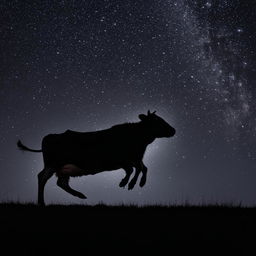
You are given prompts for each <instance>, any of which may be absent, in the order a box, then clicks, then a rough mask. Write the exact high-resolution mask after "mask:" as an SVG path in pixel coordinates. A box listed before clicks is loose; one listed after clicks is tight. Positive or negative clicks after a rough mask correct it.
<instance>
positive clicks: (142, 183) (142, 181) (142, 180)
mask: <svg viewBox="0 0 256 256" xmlns="http://www.w3.org/2000/svg"><path fill="white" fill-rule="evenodd" d="M145 184H146V179H145V180H144V179H141V180H140V187H143V186H144V185H145Z"/></svg>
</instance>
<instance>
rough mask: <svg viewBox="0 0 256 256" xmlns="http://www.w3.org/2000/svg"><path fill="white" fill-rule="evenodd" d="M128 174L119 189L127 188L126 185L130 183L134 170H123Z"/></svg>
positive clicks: (129, 168) (127, 168)
mask: <svg viewBox="0 0 256 256" xmlns="http://www.w3.org/2000/svg"><path fill="white" fill-rule="evenodd" d="M123 169H124V170H125V172H126V176H125V177H124V178H123V179H122V180H121V182H120V184H119V187H121V188H124V187H125V186H126V184H127V183H128V181H129V179H130V177H131V174H132V172H133V168H132V167H125V168H123Z"/></svg>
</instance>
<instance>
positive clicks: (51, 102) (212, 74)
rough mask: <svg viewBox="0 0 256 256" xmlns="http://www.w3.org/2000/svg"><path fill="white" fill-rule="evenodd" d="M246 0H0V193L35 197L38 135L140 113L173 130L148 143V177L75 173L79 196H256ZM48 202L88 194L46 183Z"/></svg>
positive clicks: (250, 14) (163, 199) (251, 19)
mask: <svg viewBox="0 0 256 256" xmlns="http://www.w3.org/2000/svg"><path fill="white" fill-rule="evenodd" d="M255 8H256V3H255V1H253V0H249V1H242V0H209V1H206V0H197V1H196V0H194V1H191V0H179V1H177V0H176V1H175V0H147V1H144V0H136V1H134V0H126V1H121V0H104V1H103V0H101V1H99V0H90V1H89V0H87V1H82V0H81V1H75V0H72V1H68V0H62V1H56V0H51V1H50V0H46V1H26V0H22V1H21V0H15V1H14V0H2V1H1V2H0V10H1V16H0V35H1V36H0V89H1V90H0V101H1V108H0V118H1V119H0V126H1V127H0V200H1V201H7V200H19V201H25V202H27V201H35V200H36V194H37V174H38V172H39V171H41V170H42V168H43V161H42V155H41V154H40V153H30V152H21V151H19V150H18V149H17V147H16V141H17V140H18V139H21V140H22V141H23V142H24V144H25V145H27V146H29V147H31V148H35V149H39V148H40V147H41V140H42V138H43V136H45V135H47V134H49V133H61V132H64V131H65V130H66V129H71V130H77V131H94V130H100V129H105V128H108V127H111V126H112V125H114V124H118V123H124V122H136V121H138V120H139V119H138V115H139V114H141V113H146V111H147V110H148V109H150V110H151V111H154V110H156V111H157V114H158V115H160V116H161V117H163V118H164V119H165V120H166V121H168V122H169V123H170V124H171V125H172V126H173V127H175V128H176V130H177V133H176V135H175V136H174V137H173V138H168V139H166V138H165V139H157V140H156V141H155V142H154V143H153V144H151V145H150V146H149V147H148V150H147V152H146V154H145V157H144V162H145V164H146V166H147V167H148V169H149V170H148V181H147V184H146V185H145V187H143V188H140V187H139V186H136V187H135V188H134V190H132V191H128V190H127V189H121V188H119V186H118V184H119V182H120V180H121V179H122V178H123V177H124V171H122V170H118V171H113V172H103V173H101V174H97V175H94V176H87V177H81V178H73V179H72V180H71V182H70V184H71V186H72V187H73V188H74V189H77V190H79V191H81V192H82V193H84V194H85V195H86V196H87V197H88V199H87V200H86V203H89V204H96V203H98V202H103V203H107V204H119V203H137V204H148V203H150V204H154V203H158V204H160V203H167V204H183V203H184V202H189V203H191V204H201V203H216V202H217V203H233V204H237V203H242V204H243V205H255V201H256V186H255V184H256V167H255V163H256V113H255V110H256V108H255V105H256V103H255V102H256V101H255V96H256V89H255V78H256V72H255V71H256V70H255V69H256V56H255V51H256V36H255V27H256V19H255ZM45 196H46V202H47V203H84V202H85V201H83V200H81V199H77V198H75V197H72V196H71V195H69V194H67V193H66V192H64V191H63V190H61V189H60V188H59V187H57V186H56V177H53V178H51V180H50V181H49V182H48V183H47V185H46V190H45Z"/></svg>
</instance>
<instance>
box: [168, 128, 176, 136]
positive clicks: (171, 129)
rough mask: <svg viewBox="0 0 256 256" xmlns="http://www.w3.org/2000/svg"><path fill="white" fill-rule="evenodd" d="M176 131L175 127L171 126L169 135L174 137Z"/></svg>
mask: <svg viewBox="0 0 256 256" xmlns="http://www.w3.org/2000/svg"><path fill="white" fill-rule="evenodd" d="M175 133H176V130H175V129H174V128H173V127H171V128H170V129H169V132H168V136H167V137H172V136H174V135H175Z"/></svg>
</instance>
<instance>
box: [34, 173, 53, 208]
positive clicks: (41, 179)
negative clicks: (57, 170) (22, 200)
mask: <svg viewBox="0 0 256 256" xmlns="http://www.w3.org/2000/svg"><path fill="white" fill-rule="evenodd" d="M53 173H54V170H53V169H52V168H44V169H43V170H42V171H41V172H40V173H39V174H38V175H37V177H38V204H39V205H44V187H45V184H46V182H47V180H49V179H50V178H51V177H52V175H53Z"/></svg>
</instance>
